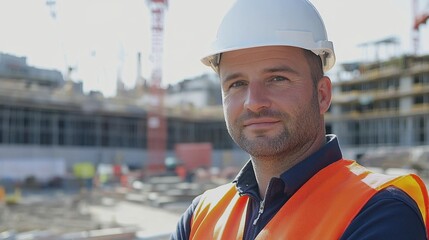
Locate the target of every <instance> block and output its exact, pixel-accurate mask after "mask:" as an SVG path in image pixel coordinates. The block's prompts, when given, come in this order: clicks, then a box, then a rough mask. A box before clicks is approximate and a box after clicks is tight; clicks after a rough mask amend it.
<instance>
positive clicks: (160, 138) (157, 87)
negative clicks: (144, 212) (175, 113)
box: [145, 0, 168, 175]
mask: <svg viewBox="0 0 429 240" xmlns="http://www.w3.org/2000/svg"><path fill="white" fill-rule="evenodd" d="M146 3H147V5H148V6H149V9H150V12H151V20H152V21H151V22H152V25H151V33H152V49H151V51H152V53H151V56H152V73H151V79H150V86H149V92H150V97H151V101H150V104H149V105H150V106H149V111H148V117H147V151H148V159H147V163H146V166H145V170H146V172H147V174H149V175H155V174H157V173H161V172H164V171H165V164H164V161H165V150H166V146H167V120H166V117H165V116H164V114H163V109H164V107H163V106H164V102H163V101H164V100H163V99H164V98H163V96H164V89H162V87H161V83H162V56H163V43H164V39H163V38H164V13H165V10H166V9H167V8H168V0H146Z"/></svg>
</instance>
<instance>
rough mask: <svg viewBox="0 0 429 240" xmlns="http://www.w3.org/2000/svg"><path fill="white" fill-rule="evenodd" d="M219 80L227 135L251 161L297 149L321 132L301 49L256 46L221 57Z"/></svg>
mask: <svg viewBox="0 0 429 240" xmlns="http://www.w3.org/2000/svg"><path fill="white" fill-rule="evenodd" d="M219 75H220V80H221V87H222V98H223V105H224V114H225V120H226V123H227V127H228V131H229V133H230V135H231V137H232V138H233V139H234V141H235V142H236V143H237V144H238V145H239V146H240V147H241V148H243V149H244V150H245V151H247V152H248V153H249V154H250V155H251V156H253V157H274V156H283V155H284V154H289V153H293V152H296V151H299V150H298V149H299V148H302V147H304V146H306V145H307V144H308V143H309V142H312V141H314V138H315V137H316V135H317V134H320V131H321V128H322V129H323V127H324V126H323V123H324V122H323V116H322V114H323V112H324V111H325V110H326V108H325V107H323V110H322V111H321V110H320V106H319V105H320V104H319V100H318V90H317V88H318V86H316V87H315V85H314V83H313V80H312V79H311V72H310V67H309V64H308V62H307V60H306V58H305V57H304V54H303V51H302V50H301V49H298V48H293V47H280V46H273V47H259V48H250V49H245V50H239V51H232V52H226V53H223V54H222V58H221V63H220V72H219Z"/></svg>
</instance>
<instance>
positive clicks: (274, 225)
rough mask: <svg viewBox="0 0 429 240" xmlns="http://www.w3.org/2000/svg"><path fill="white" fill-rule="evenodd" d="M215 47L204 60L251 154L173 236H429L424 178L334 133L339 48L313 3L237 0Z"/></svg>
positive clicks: (230, 122)
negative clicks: (354, 154) (361, 151)
mask: <svg viewBox="0 0 429 240" xmlns="http://www.w3.org/2000/svg"><path fill="white" fill-rule="evenodd" d="M212 47H213V49H212V51H211V52H210V53H209V54H208V56H207V57H205V58H204V59H203V60H202V61H203V63H205V64H206V65H208V66H211V67H212V68H213V69H214V70H215V71H216V72H217V73H218V74H219V78H220V84H221V89H222V98H223V107H224V114H225V120H226V124H227V128H228V132H229V134H230V135H231V137H232V138H233V140H234V141H235V142H236V143H237V144H238V145H239V146H240V147H241V148H242V149H243V150H245V151H246V152H248V153H249V155H250V160H249V161H248V163H247V164H246V165H245V166H244V167H243V169H242V170H241V171H240V173H239V174H238V176H237V177H236V179H235V180H234V181H233V182H232V183H229V184H225V185H223V186H220V187H218V188H215V189H212V190H209V191H207V192H205V193H203V194H202V195H201V196H199V197H197V198H196V199H195V200H194V201H193V202H192V204H191V206H190V207H189V208H188V209H187V211H186V212H185V213H184V214H183V216H182V218H181V219H180V221H179V222H178V225H177V230H176V232H175V233H174V234H173V235H172V239H426V238H427V231H426V229H427V224H428V209H427V205H428V195H427V191H426V188H425V185H424V183H423V182H422V180H421V179H420V178H418V177H417V176H415V175H405V176H400V177H392V176H387V175H382V174H375V173H371V172H370V171H368V170H367V169H365V168H364V167H362V166H360V165H358V164H357V163H356V162H355V161H351V160H345V159H343V157H342V153H341V150H340V147H339V143H338V139H337V138H336V136H335V135H326V133H325V123H324V114H325V113H326V111H327V110H328V108H329V106H330V102H331V82H330V79H329V78H328V77H326V76H324V72H326V71H328V70H329V69H330V68H332V66H333V65H334V63H335V56H334V49H333V44H332V42H330V41H328V38H327V34H326V30H325V26H324V23H323V21H322V19H321V17H320V15H319V13H318V12H317V10H316V9H315V8H314V6H313V5H312V4H311V3H309V2H308V1H306V0H270V1H264V0H237V1H236V2H235V3H234V4H233V5H232V8H231V9H230V10H229V11H228V13H227V14H226V16H225V17H224V18H223V21H222V23H221V25H220V27H219V29H218V33H217V38H216V41H215V42H214V44H213V46H212Z"/></svg>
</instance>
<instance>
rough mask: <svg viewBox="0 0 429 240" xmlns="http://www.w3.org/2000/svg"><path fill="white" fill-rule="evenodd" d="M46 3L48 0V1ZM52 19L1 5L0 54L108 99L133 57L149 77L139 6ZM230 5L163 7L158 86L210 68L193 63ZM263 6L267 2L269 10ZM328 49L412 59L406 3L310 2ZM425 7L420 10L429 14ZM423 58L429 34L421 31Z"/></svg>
mask: <svg viewBox="0 0 429 240" xmlns="http://www.w3.org/2000/svg"><path fill="white" fill-rule="evenodd" d="M51 1H52V0H51ZM55 2H56V4H55V6H56V7H55V12H56V18H52V16H51V11H50V8H49V7H48V6H47V5H46V0H0V31H1V37H0V52H3V53H8V54H13V55H17V56H25V57H27V61H28V63H29V64H30V65H33V66H36V67H43V68H49V69H58V70H60V71H61V72H63V73H64V72H65V69H66V66H73V67H75V68H76V71H75V73H74V75H73V78H74V79H75V80H80V81H83V83H84V90H85V91H88V90H99V91H102V92H103V93H104V94H105V95H107V96H109V95H113V94H114V93H115V88H116V83H115V82H116V79H117V76H118V74H119V75H120V76H121V78H122V79H123V81H124V83H125V84H126V86H128V87H131V86H133V85H134V83H135V80H136V75H137V70H136V66H137V62H136V59H137V52H141V54H142V71H143V76H144V77H145V78H148V77H149V76H150V24H151V23H150V16H149V10H148V7H147V6H146V1H145V0H56V1H55ZM231 2H232V1H231V0H170V4H169V9H168V10H167V13H166V19H165V20H166V21H165V44H164V67H163V69H164V74H163V83H164V84H167V83H175V82H178V81H181V80H183V79H185V78H189V77H193V76H197V75H200V74H203V73H205V72H210V69H209V68H207V67H205V66H203V65H202V64H201V63H200V61H199V59H200V58H201V56H202V52H204V49H205V47H206V46H208V44H209V43H210V42H211V40H212V38H213V36H214V35H215V32H216V29H217V24H218V22H219V21H220V19H221V17H222V15H223V14H224V13H225V11H226V9H227V7H228V6H229V5H230V4H231ZM268 2H269V1H267V3H268ZM312 2H313V4H314V5H315V6H316V7H317V8H318V9H319V11H320V13H321V15H322V17H323V18H324V21H325V25H326V27H327V31H328V37H329V39H330V40H331V41H333V42H334V47H335V51H336V55H337V60H338V61H337V62H339V63H342V62H350V61H356V60H365V59H371V58H373V57H374V50H373V49H371V48H363V47H358V45H359V44H362V43H365V42H370V41H376V40H380V39H383V38H387V37H398V38H399V40H400V45H398V46H397V47H396V48H393V47H392V48H387V49H380V51H381V52H380V55H381V56H386V52H387V55H392V54H401V53H411V52H412V51H413V49H412V42H411V39H412V29H411V26H412V0H376V1H374V0H359V1H357V0H341V1H338V0H312ZM428 8H429V0H420V9H427V11H429V9H428ZM420 41H421V47H420V51H421V52H422V53H429V27H428V26H427V25H425V26H423V27H422V28H421V31H420Z"/></svg>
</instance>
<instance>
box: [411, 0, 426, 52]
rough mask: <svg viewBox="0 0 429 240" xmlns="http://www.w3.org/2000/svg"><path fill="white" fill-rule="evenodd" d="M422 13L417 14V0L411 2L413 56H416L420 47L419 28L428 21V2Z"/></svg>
mask: <svg viewBox="0 0 429 240" xmlns="http://www.w3.org/2000/svg"><path fill="white" fill-rule="evenodd" d="M427 3H428V4H427V6H426V8H425V10H424V11H420V12H419V4H418V0H413V18H414V19H413V37H414V39H413V40H414V54H416V55H417V54H418V52H419V47H420V33H419V28H420V26H421V25H423V24H425V23H426V22H427V21H428V19H429V1H428V2H427Z"/></svg>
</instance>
